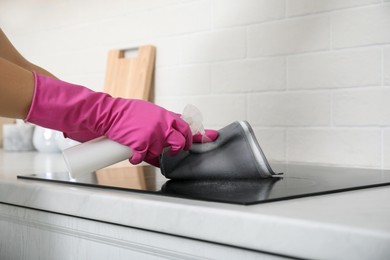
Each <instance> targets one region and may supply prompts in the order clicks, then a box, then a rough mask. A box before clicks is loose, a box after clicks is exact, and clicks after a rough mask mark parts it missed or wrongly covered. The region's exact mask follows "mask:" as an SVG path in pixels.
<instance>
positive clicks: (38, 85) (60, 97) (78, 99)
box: [26, 73, 192, 164]
mask: <svg viewBox="0 0 390 260" xmlns="http://www.w3.org/2000/svg"><path fill="white" fill-rule="evenodd" d="M34 76H35V91H34V96H33V100H32V104H31V107H30V111H29V113H28V115H27V118H26V121H27V122H31V123H34V124H37V125H40V126H43V127H47V128H51V129H55V130H59V131H62V132H64V133H67V135H69V136H70V137H72V138H75V137H76V139H78V140H80V141H86V139H89V138H91V137H98V136H103V135H104V136H106V137H108V138H109V139H111V140H114V141H116V142H118V143H120V144H123V145H126V146H129V147H130V148H131V149H132V150H133V156H132V157H131V158H130V162H131V163H133V164H137V163H140V162H141V161H143V160H145V161H154V160H155V158H157V157H158V156H159V155H160V154H161V153H162V151H163V149H164V147H170V154H171V155H175V154H177V153H178V152H179V151H180V150H182V149H184V150H188V149H189V148H190V147H191V144H192V134H191V131H190V128H189V126H188V124H187V123H186V122H185V121H184V120H182V119H181V118H180V117H179V116H177V115H176V114H175V113H172V112H170V111H168V110H166V109H164V108H162V107H159V106H157V105H154V104H152V103H150V102H147V101H143V100H137V99H123V98H113V97H111V96H110V95H108V94H105V93H100V92H94V91H92V90H90V89H88V88H85V87H82V86H78V85H73V84H69V83H66V82H63V81H60V80H57V79H54V78H51V77H47V76H44V75H40V74H38V73H34ZM91 139H92V138H91ZM107 152H109V151H107Z"/></svg>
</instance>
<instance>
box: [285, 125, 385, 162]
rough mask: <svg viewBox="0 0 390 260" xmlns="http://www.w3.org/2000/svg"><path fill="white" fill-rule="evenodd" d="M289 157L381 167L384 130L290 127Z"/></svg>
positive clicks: (290, 159)
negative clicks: (382, 132) (382, 134)
mask: <svg viewBox="0 0 390 260" xmlns="http://www.w3.org/2000/svg"><path fill="white" fill-rule="evenodd" d="M287 140H288V143H287V160H288V161H289V162H310V163H325V164H337V165H350V166H360V167H380V164H381V132H380V130H371V129H345V128H342V129H288V130H287Z"/></svg>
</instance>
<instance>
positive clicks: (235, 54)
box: [182, 29, 246, 63]
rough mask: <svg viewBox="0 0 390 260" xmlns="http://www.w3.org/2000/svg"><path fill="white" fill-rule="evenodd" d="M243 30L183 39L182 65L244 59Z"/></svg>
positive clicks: (198, 35) (224, 31)
mask: <svg viewBox="0 0 390 260" xmlns="http://www.w3.org/2000/svg"><path fill="white" fill-rule="evenodd" d="M245 49H246V46H245V29H232V30H223V31H216V32H210V33H201V34H196V35H193V36H188V37H183V39H182V57H183V63H197V62H210V61H223V60H231V59H239V58H243V57H245Z"/></svg>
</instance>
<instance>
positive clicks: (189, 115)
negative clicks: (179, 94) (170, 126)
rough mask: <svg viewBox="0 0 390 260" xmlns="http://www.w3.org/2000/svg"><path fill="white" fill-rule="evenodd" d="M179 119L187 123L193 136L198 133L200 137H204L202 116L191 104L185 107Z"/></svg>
mask: <svg viewBox="0 0 390 260" xmlns="http://www.w3.org/2000/svg"><path fill="white" fill-rule="evenodd" d="M181 118H182V119H183V120H184V121H186V122H187V123H188V125H189V126H190V128H191V132H192V134H193V135H194V134H196V133H200V134H201V135H202V136H205V131H204V127H203V116H202V113H201V112H200V110H199V109H198V108H197V107H195V106H194V105H191V104H188V105H186V106H185V107H184V110H183V113H182V115H181Z"/></svg>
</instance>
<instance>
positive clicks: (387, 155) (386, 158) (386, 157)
mask: <svg viewBox="0 0 390 260" xmlns="http://www.w3.org/2000/svg"><path fill="white" fill-rule="evenodd" d="M383 138H384V140H383V144H382V145H383V167H384V168H386V169H390V129H385V130H384V132H383Z"/></svg>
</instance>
